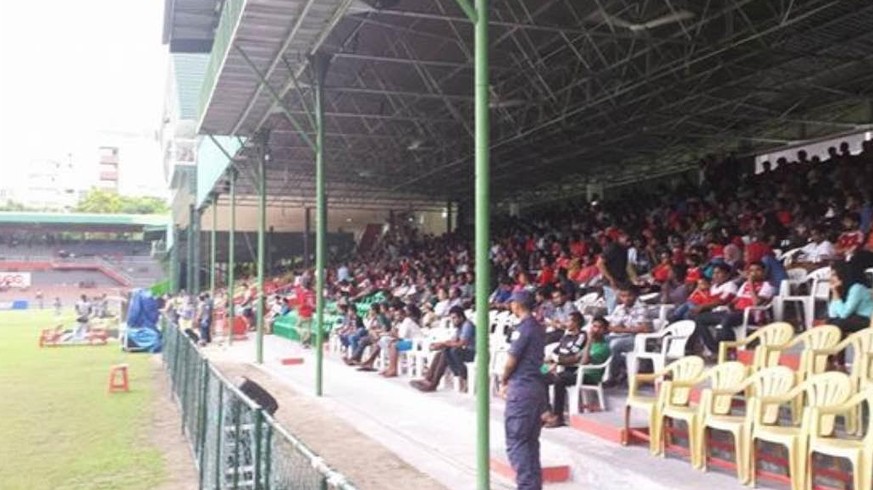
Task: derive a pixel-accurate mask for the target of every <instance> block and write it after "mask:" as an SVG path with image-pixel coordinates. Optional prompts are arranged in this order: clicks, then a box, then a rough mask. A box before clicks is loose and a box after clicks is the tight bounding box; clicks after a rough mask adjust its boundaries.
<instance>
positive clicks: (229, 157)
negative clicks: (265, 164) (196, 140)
mask: <svg viewBox="0 0 873 490" xmlns="http://www.w3.org/2000/svg"><path fill="white" fill-rule="evenodd" d="M207 136H209V139H210V140H211V141H212V144H214V145H215V147H216V148H218V151H220V152H221V153H223V154H224V156H225V157H227V161H228V162H229V165H230V167H231V168H236V159H235V157H234V156H233V155H231V154H230V152H229V151H227V148H225V147H224V146H222V145H221V142H220V141H218V140H217V139H215V136H213V135H211V134H210V135H207ZM243 147H245V144H244V143H243V142H242V139H240V148H243ZM247 170H248V169H247ZM248 173H249V178H250V179H252V182H257V180H256V178H255V175H254V174H253V173H251V171H249V172H248Z"/></svg>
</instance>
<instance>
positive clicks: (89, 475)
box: [0, 311, 165, 490]
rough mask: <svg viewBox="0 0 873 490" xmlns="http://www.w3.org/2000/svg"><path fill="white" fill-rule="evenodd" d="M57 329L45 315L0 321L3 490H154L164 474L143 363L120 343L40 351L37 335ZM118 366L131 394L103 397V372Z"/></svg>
mask: <svg viewBox="0 0 873 490" xmlns="http://www.w3.org/2000/svg"><path fill="white" fill-rule="evenodd" d="M71 319H72V317H69V318H67V322H66V323H68V324H69V323H70V320H71ZM56 323H57V322H56V320H55V318H54V316H53V315H52V314H51V313H49V312H42V311H38V312H17V311H12V312H0V390H2V391H0V489H3V490H11V489H28V490H30V489H97V488H106V489H119V490H120V489H150V488H154V487H155V486H156V485H157V484H159V483H161V482H162V481H163V479H164V472H165V470H164V464H163V460H162V457H161V454H160V452H159V451H158V450H157V449H156V448H155V447H153V446H152V445H151V444H150V443H149V431H150V430H151V426H152V423H151V422H152V413H151V412H152V397H153V396H154V393H153V386H152V383H151V381H150V373H151V370H152V369H154V368H153V367H152V365H151V363H150V361H149V359H148V355H145V354H125V353H123V352H121V351H120V349H119V348H118V343H117V342H110V343H109V345H108V346H102V347H51V348H43V349H40V348H39V347H38V345H37V338H38V335H39V331H40V329H41V328H44V327H47V326H51V325H54V324H56ZM121 362H125V363H128V364H129V365H130V369H129V372H130V383H131V391H130V393H120V394H112V395H110V394H108V393H107V391H106V388H107V382H108V374H109V367H110V366H111V365H112V364H116V363H121Z"/></svg>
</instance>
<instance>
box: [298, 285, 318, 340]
mask: <svg viewBox="0 0 873 490" xmlns="http://www.w3.org/2000/svg"><path fill="white" fill-rule="evenodd" d="M294 296H295V298H294V305H295V307H296V308H297V317H298V318H299V320H298V322H297V332H298V333H299V334H300V343H301V344H303V347H305V348H309V346H310V343H311V337H312V314H313V313H314V312H315V293H314V292H313V291H312V287H311V286H310V285H309V283H308V282H304V283H303V284H302V285H300V286H297V287H296V288H295V290H294Z"/></svg>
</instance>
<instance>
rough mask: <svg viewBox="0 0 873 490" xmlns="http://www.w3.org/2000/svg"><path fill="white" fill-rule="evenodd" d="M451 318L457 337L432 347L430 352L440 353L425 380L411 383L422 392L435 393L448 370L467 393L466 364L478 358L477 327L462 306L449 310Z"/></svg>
mask: <svg viewBox="0 0 873 490" xmlns="http://www.w3.org/2000/svg"><path fill="white" fill-rule="evenodd" d="M449 318H451V320H452V325H454V326H455V328H456V329H457V331H456V332H455V335H454V336H453V337H452V339H451V340H447V341H445V342H435V343H433V344H431V345H430V350H435V351H439V352H437V353H436V355H435V356H434V358H433V361H432V362H431V364H430V367H429V368H428V370H427V373H426V374H425V377H424V379H423V380H421V379H416V380H413V381H410V384H411V385H412V386H413V387H415V388H417V389H419V390H421V391H435V390H436V389H437V387H438V386H439V384H440V380H441V379H442V377H443V375H444V374H445V372H446V368H449V369H451V370H452V374H454V375H455V376H457V377H458V378H460V380H461V391H464V392H466V391H467V366H466V365H465V364H464V363H467V362H472V361H473V359H474V358H475V356H476V327H475V326H473V323H472V322H470V320H468V319H467V315H466V314H464V309H463V308H461V307H460V306H453V307H452V308H451V309H450V310H449Z"/></svg>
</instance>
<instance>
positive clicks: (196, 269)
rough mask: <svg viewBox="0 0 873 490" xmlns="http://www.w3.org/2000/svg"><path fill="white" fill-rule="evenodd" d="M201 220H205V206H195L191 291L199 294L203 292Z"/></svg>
mask: <svg viewBox="0 0 873 490" xmlns="http://www.w3.org/2000/svg"><path fill="white" fill-rule="evenodd" d="M201 221H203V208H194V223H193V226H192V229H193V230H194V252H193V254H194V255H193V257H194V264H193V265H192V267H191V273H192V274H193V279H192V281H193V282H192V284H194V287H193V288H192V291H191V293H192V294H194V295H198V294H200V293H201V291H202V288H201V287H200V258H201V255H202V254H201V247H200V238H201V235H202V233H200V232H201V230H202V227H201V226H200V223H201Z"/></svg>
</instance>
